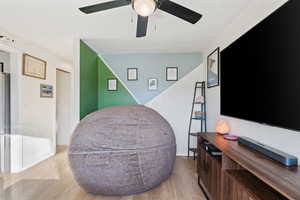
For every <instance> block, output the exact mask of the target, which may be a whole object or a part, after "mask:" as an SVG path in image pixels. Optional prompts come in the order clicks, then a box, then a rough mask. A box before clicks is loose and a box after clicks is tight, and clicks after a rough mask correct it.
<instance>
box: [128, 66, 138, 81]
mask: <svg viewBox="0 0 300 200" xmlns="http://www.w3.org/2000/svg"><path fill="white" fill-rule="evenodd" d="M127 80H128V81H137V80H138V69H137V68H127Z"/></svg>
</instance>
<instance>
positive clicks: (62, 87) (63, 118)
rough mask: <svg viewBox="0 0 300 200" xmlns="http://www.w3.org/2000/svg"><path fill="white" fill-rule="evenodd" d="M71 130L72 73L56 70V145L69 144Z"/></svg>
mask: <svg viewBox="0 0 300 200" xmlns="http://www.w3.org/2000/svg"><path fill="white" fill-rule="evenodd" d="M71 135H72V131H71V74H70V72H67V71H64V70H61V69H57V70H56V145H57V146H67V145H69V143H70V138H71Z"/></svg>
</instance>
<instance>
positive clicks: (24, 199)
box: [0, 149, 205, 200]
mask: <svg viewBox="0 0 300 200" xmlns="http://www.w3.org/2000/svg"><path fill="white" fill-rule="evenodd" d="M195 167H196V166H195V161H193V160H192V159H187V158H186V157H177V160H176V164H175V170H174V172H173V175H172V176H171V177H170V179H169V180H168V181H166V182H164V183H163V184H162V185H160V186H159V187H157V188H155V189H154V190H152V191H149V192H146V193H143V194H139V195H133V196H124V197H105V196H93V195H91V194H87V193H86V192H84V191H83V190H82V189H81V188H80V187H79V186H78V185H77V183H76V182H75V180H74V179H73V177H72V173H71V171H70V168H69V165H68V160H67V153H66V150H65V149H60V150H59V151H58V153H57V155H55V156H53V157H51V158H50V159H48V160H46V161H44V162H42V163H40V164H38V165H36V166H34V167H32V168H30V169H28V170H26V171H24V172H22V173H19V174H13V175H8V174H2V175H1V177H0V186H1V187H0V199H1V200H54V199H55V200H205V197H204V195H203V193H202V192H201V190H200V188H199V186H198V184H197V177H196V173H195V171H196V170H195Z"/></svg>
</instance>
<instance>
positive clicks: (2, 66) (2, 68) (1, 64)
mask: <svg viewBox="0 0 300 200" xmlns="http://www.w3.org/2000/svg"><path fill="white" fill-rule="evenodd" d="M1 72H2V73H3V72H4V63H3V62H0V73H1Z"/></svg>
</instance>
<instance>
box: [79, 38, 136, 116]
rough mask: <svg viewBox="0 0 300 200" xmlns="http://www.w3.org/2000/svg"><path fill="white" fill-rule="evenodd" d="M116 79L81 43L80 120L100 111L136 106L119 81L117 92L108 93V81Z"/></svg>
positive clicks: (89, 49) (85, 45) (81, 42)
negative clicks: (106, 108) (130, 105)
mask: <svg viewBox="0 0 300 200" xmlns="http://www.w3.org/2000/svg"><path fill="white" fill-rule="evenodd" d="M109 78H116V77H115V76H114V74H113V73H112V72H111V71H110V70H109V68H108V67H107V66H106V65H105V64H104V63H103V61H102V60H101V59H100V58H99V56H98V55H97V53H96V52H95V51H93V50H92V49H91V48H90V47H89V46H88V45H87V44H85V43H84V42H83V41H80V119H83V118H84V117H85V116H86V115H88V114H90V113H92V112H95V111H97V110H99V109H102V108H105V107H109V106H118V105H128V104H136V103H137V102H136V101H135V100H134V98H133V97H132V96H131V94H130V93H129V92H128V90H127V89H126V88H125V87H124V85H122V83H121V82H120V80H118V90H117V91H107V79H109Z"/></svg>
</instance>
